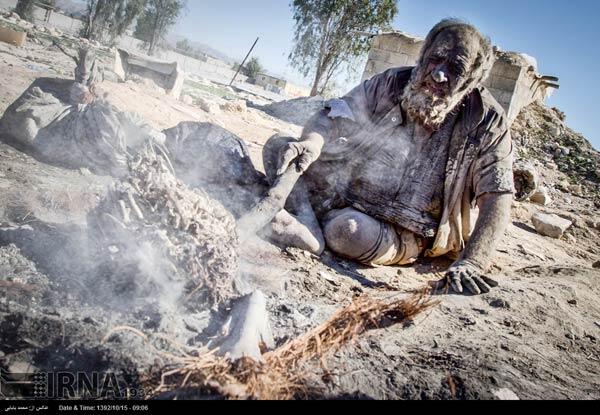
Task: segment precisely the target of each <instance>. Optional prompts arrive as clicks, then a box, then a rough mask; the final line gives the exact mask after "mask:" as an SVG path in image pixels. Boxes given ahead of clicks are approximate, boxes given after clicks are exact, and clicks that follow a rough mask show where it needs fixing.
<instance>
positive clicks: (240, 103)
mask: <svg viewBox="0 0 600 415" xmlns="http://www.w3.org/2000/svg"><path fill="white" fill-rule="evenodd" d="M221 109H222V110H223V111H227V112H240V113H243V112H246V111H248V107H247V105H246V101H244V100H243V99H240V100H237V101H231V102H226V103H225V104H223V105H221Z"/></svg>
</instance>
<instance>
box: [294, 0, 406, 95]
mask: <svg viewBox="0 0 600 415" xmlns="http://www.w3.org/2000/svg"><path fill="white" fill-rule="evenodd" d="M291 6H292V10H293V12H294V20H295V22H296V23H295V35H294V41H295V46H294V48H293V50H292V52H291V53H290V56H289V60H290V63H291V64H292V65H293V66H294V67H296V68H297V69H298V70H299V71H300V72H301V73H302V74H303V75H304V76H306V77H308V76H309V75H313V76H314V81H313V87H312V90H311V96H315V95H317V94H320V93H322V92H323V91H324V90H325V89H326V88H327V84H328V83H329V82H330V81H331V79H332V77H333V76H334V75H335V74H336V73H337V71H338V70H339V69H340V67H341V66H342V65H343V64H344V63H348V62H349V61H352V60H353V59H356V58H358V57H360V56H361V55H363V54H364V53H365V52H366V51H367V50H368V49H369V39H368V37H366V36H364V33H365V32H368V33H373V32H377V31H378V30H382V29H388V28H390V25H391V22H392V20H393V19H394V17H395V16H396V14H397V13H398V4H397V0H293V1H292V4H291Z"/></svg>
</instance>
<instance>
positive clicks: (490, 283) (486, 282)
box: [446, 260, 498, 295]
mask: <svg viewBox="0 0 600 415" xmlns="http://www.w3.org/2000/svg"><path fill="white" fill-rule="evenodd" d="M446 279H447V280H448V283H449V284H450V286H451V287H452V289H453V290H454V291H455V292H457V293H460V294H462V293H463V292H464V291H465V289H466V290H468V292H470V293H471V294H473V295H479V294H482V293H483V294H487V293H489V292H490V291H491V290H492V288H495V287H497V286H498V283H497V282H496V281H494V280H492V279H491V278H488V277H486V276H484V275H483V270H482V269H481V268H480V267H479V266H477V265H476V264H474V263H473V262H470V261H468V260H461V261H458V262H456V263H455V264H454V265H452V267H451V268H450V269H449V270H448V273H447V274H446Z"/></svg>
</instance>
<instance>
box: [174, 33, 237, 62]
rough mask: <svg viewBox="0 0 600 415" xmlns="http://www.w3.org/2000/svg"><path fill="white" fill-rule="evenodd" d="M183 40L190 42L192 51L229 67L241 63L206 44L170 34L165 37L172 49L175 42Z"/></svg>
mask: <svg viewBox="0 0 600 415" xmlns="http://www.w3.org/2000/svg"><path fill="white" fill-rule="evenodd" d="M183 39H187V40H188V41H189V42H190V45H192V47H193V48H194V49H196V50H198V51H200V52H202V53H205V54H207V55H208V56H210V57H213V58H216V59H219V60H222V61H223V62H226V63H228V64H230V65H233V64H234V63H239V62H240V61H241V59H235V58H232V57H231V56H228V55H226V54H225V53H223V52H221V51H219V50H217V49H215V48H213V47H211V46H208V45H207V44H204V43H201V42H197V41H194V40H192V39H189V38H186V37H185V36H180V35H174V34H171V35H169V36H168V37H167V42H168V43H169V45H170V46H171V47H173V48H174V47H175V45H176V44H177V42H179V41H180V40H183Z"/></svg>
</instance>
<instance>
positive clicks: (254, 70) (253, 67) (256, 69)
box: [244, 57, 264, 79]
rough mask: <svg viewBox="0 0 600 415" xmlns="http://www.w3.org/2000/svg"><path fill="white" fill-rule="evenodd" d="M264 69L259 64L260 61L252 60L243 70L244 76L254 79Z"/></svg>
mask: <svg viewBox="0 0 600 415" xmlns="http://www.w3.org/2000/svg"><path fill="white" fill-rule="evenodd" d="M263 71H264V69H263V67H262V65H261V64H260V60H259V59H258V58H256V57H255V58H252V59H250V60H249V61H248V63H247V64H246V67H245V68H244V73H245V75H246V76H247V77H248V78H250V79H256V77H257V76H258V74H259V73H261V72H263Z"/></svg>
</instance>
